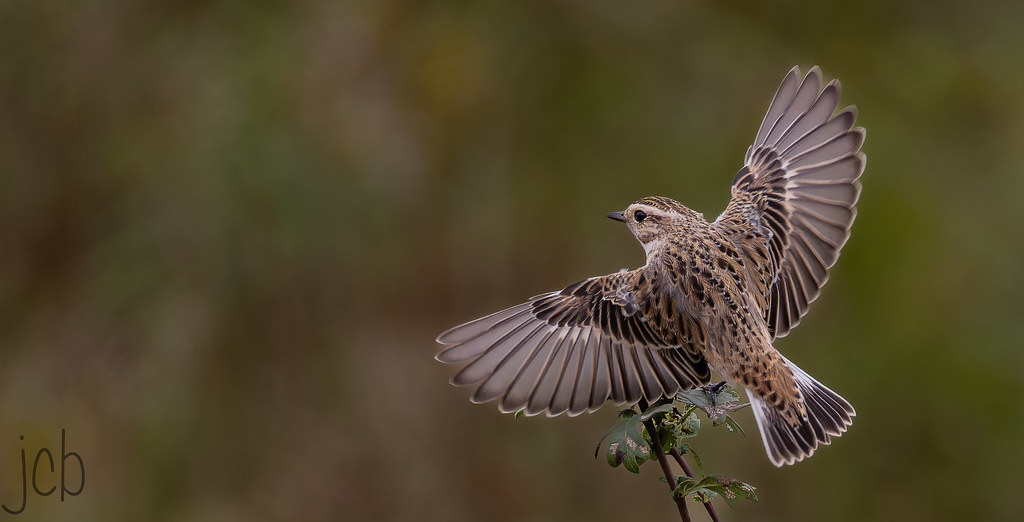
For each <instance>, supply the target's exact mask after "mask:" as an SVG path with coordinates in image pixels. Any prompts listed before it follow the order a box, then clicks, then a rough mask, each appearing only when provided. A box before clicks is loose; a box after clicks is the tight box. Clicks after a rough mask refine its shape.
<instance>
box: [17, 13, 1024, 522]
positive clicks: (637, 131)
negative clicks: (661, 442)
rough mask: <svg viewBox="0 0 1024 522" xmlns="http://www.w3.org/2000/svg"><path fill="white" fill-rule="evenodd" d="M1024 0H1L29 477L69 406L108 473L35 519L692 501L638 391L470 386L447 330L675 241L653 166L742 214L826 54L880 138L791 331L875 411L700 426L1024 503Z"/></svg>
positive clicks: (723, 468)
mask: <svg viewBox="0 0 1024 522" xmlns="http://www.w3.org/2000/svg"><path fill="white" fill-rule="evenodd" d="M968 5H969V7H968ZM1022 5H1024V4H1021V3H1019V2H988V3H970V4H968V3H967V2H935V1H929V2H923V1H916V2H900V3H893V2H881V1H871V0H868V1H862V2H856V3H849V2H844V3H838V2H836V3H831V4H830V3H827V2H816V3H798V2H776V3H763V4H752V5H744V6H732V5H726V4H724V3H720V2H672V1H651V2H640V3H628V2H611V1H596V2H580V1H575V2H574V1H522V2H455V1H452V2H397V1H388V0H384V1H369V0H367V1H348V2H329V1H320V2H314V1H298V2H290V3H281V4H279V5H274V4H271V3H265V2H244V1H225V2H179V3H166V2H151V1H141V2H139V1H127V0H125V1H98V2H84V3H67V2H53V1H32V2H28V1H17V0H10V1H4V2H2V3H0V160H2V161H0V502H2V503H4V504H6V505H7V506H9V507H11V506H17V505H18V503H19V499H20V494H21V487H22V486H21V484H22V483H21V476H20V473H19V470H20V467H21V453H20V452H21V451H22V450H23V449H24V450H25V451H26V454H27V455H28V457H27V458H28V465H29V473H30V474H31V466H32V458H33V456H34V455H36V452H37V451H38V448H41V447H47V448H49V449H51V450H52V451H53V452H55V453H57V454H58V455H59V448H60V430H61V429H65V430H67V431H66V433H67V435H66V436H67V449H68V450H69V451H70V450H74V451H76V452H78V453H79V454H80V455H81V456H82V458H83V459H84V462H85V466H86V470H87V478H86V485H85V489H84V491H83V493H82V494H81V495H80V496H77V497H70V496H69V497H66V498H65V500H64V501H63V502H61V501H60V500H59V499H58V498H57V497H56V496H50V497H40V496H38V495H34V494H33V493H32V490H31V488H30V489H29V496H28V502H27V506H26V509H25V512H24V513H23V514H22V515H20V516H21V517H22V518H23V519H30V520H31V519H35V520H166V521H176V520H224V521H232V520H239V521H241V520H339V519H340V520H381V521H392V520H395V521H401V520H431V521H434V520H436V521H474V520H494V521H504V520H508V521H523V520H538V521H540V520H587V521H600V520H622V519H624V518H627V519H634V520H639V519H643V520H673V519H675V518H676V513H675V508H674V506H673V505H672V503H671V502H670V501H669V500H668V498H667V496H666V491H665V490H664V485H663V484H662V483H660V482H659V481H658V478H657V476H658V473H657V470H656V469H655V466H646V467H645V469H644V471H643V473H641V475H640V476H639V477H637V476H633V475H631V474H629V473H626V472H624V471H622V470H617V469H616V470H613V469H610V468H608V467H607V465H606V464H605V463H604V462H603V460H595V459H594V458H593V450H594V447H595V445H596V443H597V439H598V438H599V437H600V435H601V434H602V433H603V432H604V430H605V429H606V428H607V427H608V426H610V425H611V424H612V423H613V422H614V420H615V412H616V408H615V407H614V406H609V407H606V408H604V409H602V410H601V411H599V412H597V413H595V414H593V415H588V416H583V417H580V418H576V419H567V418H556V419H543V418H541V419H536V418H534V419H519V420H514V419H513V418H512V417H511V416H507V415H500V414H499V413H498V412H497V409H496V408H495V407H494V406H493V405H484V406H477V405H472V404H470V403H469V401H468V396H469V394H470V392H469V390H466V389H459V388H454V387H452V386H450V385H449V384H448V383H447V380H448V378H449V377H450V376H451V375H452V374H453V373H454V371H455V369H454V368H450V367H445V366H442V365H440V364H438V363H436V362H435V361H434V360H433V359H432V357H433V355H434V353H435V352H436V350H437V346H436V345H435V344H434V341H433V339H434V337H435V336H436V334H437V333H439V332H440V331H442V330H444V329H446V328H448V327H450V326H453V325H454V324H457V323H460V322H463V321H465V320H469V319H472V318H475V317H477V316H479V315H483V314H484V313H489V312H491V311H494V310H497V309H498V308H500V307H504V306H508V305H512V304H515V303H518V302H520V301H522V300H524V299H525V298H527V297H529V296H532V295H535V294H538V293H541V292H544V291H548V290H553V289H558V288H561V287H562V286H564V285H566V284H568V283H571V282H574V281H576V280H579V279H581V278H583V277H585V276H589V275H596V274H602V273H608V272H612V271H615V270H618V269H619V268H622V267H633V266H637V265H639V264H641V263H642V262H643V252H642V250H641V248H640V247H639V245H637V244H636V242H635V240H634V239H633V238H632V237H631V235H630V234H629V233H628V232H627V231H626V230H625V229H624V228H622V227H621V225H618V224H616V223H613V222H611V221H609V220H607V219H606V218H605V217H604V214H605V213H607V212H610V211H614V210H620V209H622V208H624V207H625V205H627V204H628V203H630V202H632V201H633V200H635V199H637V198H639V197H642V196H645V195H653V194H658V195H667V196H672V197H675V198H676V199H679V200H681V201H683V202H685V203H687V204H688V205H690V206H691V207H693V208H695V209H697V210H699V211H703V212H705V214H706V215H707V216H709V217H713V216H715V215H717V214H718V212H720V211H721V209H722V208H723V207H724V205H725V203H726V201H727V198H728V195H729V190H728V185H729V182H730V180H731V179H732V175H733V174H734V173H735V172H736V170H737V169H738V168H739V167H740V165H741V162H742V158H743V153H744V151H745V150H746V147H747V145H748V144H749V142H750V141H751V140H752V139H753V137H754V134H755V131H756V128H757V125H758V124H759V123H760V119H761V117H762V115H763V113H764V110H765V109H766V107H767V103H768V102H769V100H770V97H771V95H772V93H773V92H774V90H775V88H776V86H777V85H778V82H779V81H780V80H781V78H782V76H783V75H784V74H785V72H786V71H787V70H789V68H790V67H792V66H793V65H794V64H799V65H801V66H802V67H803V68H804V70H806V69H807V68H808V67H810V66H811V65H814V64H820V65H821V66H822V68H823V69H824V71H825V76H826V78H833V77H839V78H841V80H842V82H843V87H844V90H843V102H844V103H852V104H856V105H858V107H859V109H860V119H859V122H858V123H859V124H860V125H863V126H864V127H866V128H867V130H868V139H867V143H866V145H865V147H864V149H865V151H866V153H867V155H868V158H869V160H868V168H867V172H866V174H865V176H864V178H863V184H864V192H863V196H862V199H861V204H860V206H859V209H860V217H859V219H858V221H857V223H856V225H855V226H854V230H853V237H852V239H851V241H850V243H849V244H848V246H847V247H846V249H845V251H844V254H843V256H842V258H841V259H840V261H839V264H838V265H837V267H836V269H835V270H833V276H832V279H831V283H830V284H829V285H828V286H827V288H826V290H825V292H824V293H823V297H822V298H821V299H820V300H819V301H818V302H816V303H815V305H814V306H813V307H812V311H811V313H810V314H809V315H808V316H807V318H806V319H805V320H804V322H803V323H802V325H801V326H800V327H799V328H798V329H796V330H795V331H794V333H793V334H791V335H790V336H789V337H787V338H785V339H782V340H780V341H779V342H778V346H779V347H780V349H782V350H783V351H784V352H785V353H786V354H787V355H788V356H789V357H790V358H791V359H793V360H794V361H796V362H797V363H799V364H800V365H801V366H802V367H803V368H804V369H806V370H807V371H808V372H809V373H811V374H813V375H815V376H816V377H817V378H819V379H820V380H821V381H822V382H824V383H826V384H828V385H829V386H831V387H832V388H834V389H836V390H837V391H839V392H841V393H842V394H843V395H844V396H846V397H847V398H848V399H849V400H850V401H851V402H852V403H853V404H854V405H855V406H856V408H857V411H858V417H857V420H856V423H855V424H854V426H853V428H852V430H851V431H850V432H849V433H847V435H845V436H844V437H843V438H842V439H839V440H838V441H837V442H836V443H835V444H833V445H832V446H831V447H829V448H825V449H823V450H821V451H820V452H819V453H818V454H817V455H816V456H815V457H814V458H813V459H811V460H810V461H806V462H803V463H801V464H799V465H797V466H794V467H791V468H785V469H776V468H774V467H773V466H771V464H770V463H769V461H768V460H767V458H766V457H765V456H764V453H763V449H762V446H761V442H760V440H759V437H758V436H757V434H756V427H755V424H754V422H753V418H752V417H751V416H750V414H749V412H744V413H743V414H742V415H740V417H739V418H740V421H741V423H743V425H744V426H745V427H746V429H747V436H746V437H745V438H744V437H738V436H736V437H734V436H729V435H727V434H726V433H724V432H721V433H713V434H710V435H706V436H704V437H702V438H701V439H699V441H698V447H699V448H700V449H701V450H702V456H703V457H704V461H705V465H706V466H707V468H708V470H709V471H713V472H721V473H726V474H729V475H733V476H736V477H739V478H741V479H744V480H747V481H749V482H751V483H753V484H754V485H756V486H758V488H759V489H758V494H759V496H760V498H761V501H760V502H759V503H757V504H746V505H744V506H742V507H741V508H739V509H737V510H730V509H729V508H728V507H726V506H725V505H724V504H722V505H721V506H720V507H719V511H720V513H721V514H722V515H723V518H725V519H726V520H833V521H839V520H897V519H902V520H1021V519H1022V518H1024V507H1022V504H1021V503H1020V499H1019V497H1020V495H1019V492H1018V490H1019V487H1020V485H1021V484H1022V483H1024V477H1022V473H1021V470H1022V469H1024V449H1022V446H1021V438H1022V435H1021V433H1022V431H1024V413H1022V412H1024V409H1022V407H1021V405H1020V403H1019V402H1018V400H1019V399H1020V397H1022V396H1024V377H1022V373H1024V350H1022V348H1024V324H1022V323H1024V320H1022V318H1021V312H1022V310H1024V305H1022V303H1021V295H1022V292H1024V275H1022V274H1024V272H1022V270H1021V256H1022V254H1024V239H1022V237H1024V234H1022V233H1021V223H1022V222H1024V202H1022V199H1024V172H1022V161H1021V150H1022V143H1024V32H1022V31H1020V23H1021V21H1022V20H1024V7H1022ZM22 436H23V437H24V440H22V439H20V437H22ZM71 464H72V463H69V466H71ZM44 465H45V461H44ZM69 469H70V468H69ZM41 473H42V474H41V475H40V477H41V479H40V480H41V481H43V482H42V484H43V485H45V484H47V483H48V482H46V481H51V482H52V480H53V478H54V476H55V475H54V474H50V473H49V471H48V469H44V470H42V471H41ZM69 473H70V475H69V478H68V482H69V485H70V487H71V489H74V486H75V485H77V482H76V481H77V477H76V476H75V473H74V472H71V471H69ZM30 478H31V477H30ZM694 516H695V519H696V520H702V517H704V513H703V511H701V510H699V509H695V510H694ZM4 517H11V518H12V520H13V519H14V517H13V516H11V515H7V514H6V513H0V518H4Z"/></svg>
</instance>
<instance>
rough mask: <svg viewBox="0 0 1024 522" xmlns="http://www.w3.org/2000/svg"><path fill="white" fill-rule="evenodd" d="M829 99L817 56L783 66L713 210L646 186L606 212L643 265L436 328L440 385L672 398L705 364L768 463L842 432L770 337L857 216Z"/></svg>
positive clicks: (833, 408)
mask: <svg viewBox="0 0 1024 522" xmlns="http://www.w3.org/2000/svg"><path fill="white" fill-rule="evenodd" d="M838 97H839V84H838V82H837V81H833V82H831V83H829V84H828V85H827V86H825V87H824V89H822V86H821V72H820V71H819V69H818V68H817V67H814V68H812V69H811V71H810V72H809V73H808V74H807V76H806V77H805V78H804V79H803V80H802V81H800V73H799V69H798V68H795V67H794V68H793V70H791V71H790V72H789V74H788V75H786V77H785V79H784V80H783V82H782V85H781V86H780V87H779V90H778V92H777V93H776V95H775V98H774V99H773V101H772V103H771V105H770V106H769V109H768V112H767V114H766V115H765V119H764V122H763V123H762V124H761V127H760V128H759V130H758V133H757V136H756V138H755V140H754V144H753V145H752V146H751V147H750V148H749V149H748V150H747V154H746V161H745V165H744V167H743V168H742V169H741V170H740V171H739V172H738V173H737V174H736V176H735V177H734V179H733V186H732V199H731V201H730V202H729V205H728V206H727V208H726V209H725V211H724V212H723V213H722V215H721V216H719V217H718V219H716V220H715V221H713V222H708V221H707V220H705V219H704V217H703V215H701V214H699V213H697V212H694V211H692V210H690V209H688V208H686V207H685V206H683V205H682V204H680V203H679V202H677V201H675V200H672V199H669V198H665V197H660V196H654V197H647V198H643V199H640V200H639V201H637V202H635V203H633V204H631V205H629V207H627V209H626V210H625V211H624V212H620V213H614V214H610V215H609V217H612V218H614V219H617V220H619V221H623V222H625V223H626V225H627V226H628V227H629V228H630V230H631V231H632V232H633V234H634V235H635V236H636V238H637V239H638V240H639V241H640V243H641V244H642V245H643V247H644V251H645V252H646V253H647V262H646V264H644V266H642V267H640V268H637V269H635V270H630V271H621V272H617V273H613V274H609V275H606V276H601V277H592V278H589V279H585V280H583V281H580V282H578V283H575V284H573V285H570V286H568V287H566V288H565V289H563V290H561V291H559V292H551V293H547V294H542V295H539V296H537V297H534V298H533V299H531V300H530V301H529V302H527V303H524V304H521V305H518V306H515V307H512V308H509V309H507V310H503V311H501V312H497V313H495V314H492V315H489V316H487V317H483V318H481V319H477V320H475V321H471V322H469V323H466V324H464V325H461V326H457V327H455V328H452V329H451V330H448V331H447V332H445V333H443V334H441V335H440V336H439V337H438V339H437V340H438V342H439V343H441V344H443V345H446V348H445V349H444V350H442V351H441V352H440V353H439V354H438V355H437V359H438V360H439V361H441V362H445V363H468V364H466V365H465V366H464V367H463V368H462V369H461V371H459V372H458V374H456V375H455V377H453V379H452V382H453V383H454V384H457V385H476V391H475V392H474V394H473V397H472V400H473V401H474V402H486V401H490V400H498V404H499V408H500V409H501V410H502V411H504V412H514V411H520V410H523V411H524V412H525V413H526V414H527V415H536V414H539V413H544V414H546V415H549V416H554V415H559V414H562V413H568V414H569V415H578V414H580V413H582V412H585V411H593V410H595V409H597V408H598V407H600V406H601V405H602V404H603V403H604V402H605V401H607V400H609V399H611V400H612V401H614V402H616V403H618V404H624V403H628V404H632V403H635V402H637V401H638V400H640V399H641V398H645V399H647V400H648V401H654V400H657V399H659V398H661V397H666V396H671V395H673V394H675V393H676V392H678V391H680V390H685V389H689V388H692V387H695V386H699V385H703V384H706V383H707V382H709V380H710V378H711V370H712V369H714V370H715V371H717V372H718V373H719V374H721V375H722V376H723V377H725V378H726V379H729V380H730V381H732V382H735V383H737V384H739V385H741V386H742V387H743V388H744V389H745V390H746V391H747V395H748V397H749V398H750V400H751V403H752V407H753V410H754V414H755V418H756V419H757V423H758V427H759V429H760V430H761V436H762V440H763V442H764V445H765V449H766V451H767V453H768V456H769V458H771V460H772V462H773V463H775V464H776V465H782V464H792V463H794V462H797V461H800V460H803V459H804V458H805V457H808V456H810V455H811V454H812V453H813V452H814V450H815V449H816V448H817V447H818V446H819V445H820V444H828V443H829V442H830V441H831V437H837V436H839V435H841V434H842V433H843V432H845V431H846V429H847V427H848V426H849V425H850V424H851V423H852V417H853V416H854V415H855V412H854V409H853V407H851V406H850V404H849V403H848V402H847V401H846V400H844V399H843V398H842V397H840V396H839V395H838V394H836V393H835V392H833V391H832V390H830V389H828V388H827V387H825V386H824V385H822V384H821V383H819V382H818V381H816V380H814V378H812V377H811V376H809V375H808V374H807V373H805V372H804V371H803V370H801V369H800V368H798V367H797V366H796V365H795V364H793V363H792V362H790V361H789V360H788V359H786V358H785V357H784V356H783V355H782V354H781V353H779V352H778V350H776V349H775V347H774V346H773V340H774V339H775V338H776V337H781V336H784V335H786V334H787V333H788V332H789V331H790V329H792V328H793V327H795V326H796V325H797V323H799V321H800V319H801V318H802V317H803V315H804V314H805V313H806V312H807V308H808V305H809V303H810V302H811V301H813V300H814V299H815V298H817V296H818V294H819V293H820V290H821V287H822V286H823V285H824V284H825V282H826V281H827V279H828V269H829V268H831V267H832V265H833V264H834V263H835V262H836V259H837V258H838V256H839V251H840V249H841V248H842V247H843V245H844V244H845V243H846V240H847V239H848V238H849V230H850V227H851V226H852V224H853V220H854V217H855V216H856V208H855V206H856V203H857V199H858V197H859V195H860V185H859V183H858V182H857V180H858V178H859V177H860V175H861V173H862V172H863V170H864V162H865V158H864V155H863V153H861V152H860V147H861V144H862V143H863V141H864V130H863V129H860V128H853V122H854V119H855V117H856V111H855V109H853V108H852V107H850V108H847V109H844V110H842V111H840V112H839V113H838V114H835V115H834V116H833V114H834V113H835V110H836V107H837V105H838Z"/></svg>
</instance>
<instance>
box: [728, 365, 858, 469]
mask: <svg viewBox="0 0 1024 522" xmlns="http://www.w3.org/2000/svg"><path fill="white" fill-rule="evenodd" d="M784 359H785V358H784ZM786 364H788V365H789V368H790V370H791V371H792V372H793V378H794V379H795V380H796V383H797V386H798V387H799V388H800V392H801V393H802V395H803V404H804V409H805V414H804V416H803V418H798V419H797V422H796V424H791V423H790V422H789V421H788V420H786V418H785V417H784V416H783V415H782V414H781V413H780V412H779V411H778V410H777V409H776V408H775V407H773V406H772V405H771V404H768V403H767V402H765V401H764V400H762V399H761V398H759V397H757V395H756V394H754V393H751V392H750V391H749V390H748V391H747V395H748V396H749V398H750V405H751V408H752V409H753V410H754V418H755V419H757V427H758V428H759V429H760V430H761V440H762V441H763V442H764V448H765V451H767V452H768V458H770V459H771V460H772V463H773V464H775V465H776V466H782V465H783V464H793V463H795V462H800V461H801V460H803V459H804V458H806V457H810V456H811V455H812V454H813V453H814V450H815V449H817V448H818V446H819V445H827V444H829V443H830V442H831V441H832V437H838V436H840V435H842V434H843V433H844V432H845V431H846V429H847V428H848V427H849V426H850V425H851V424H853V417H854V416H855V415H857V412H856V411H854V409H853V406H850V403H849V402H846V399H844V398H842V397H840V396H839V394H838V393H836V392H834V391H832V390H830V389H828V388H827V387H826V386H825V385H823V384H821V383H820V382H818V381H816V380H815V379H814V377H811V376H810V375H808V374H807V373H806V372H804V371H803V370H801V369H800V368H799V367H797V365H795V364H793V363H792V362H791V361H789V360H788V359H786Z"/></svg>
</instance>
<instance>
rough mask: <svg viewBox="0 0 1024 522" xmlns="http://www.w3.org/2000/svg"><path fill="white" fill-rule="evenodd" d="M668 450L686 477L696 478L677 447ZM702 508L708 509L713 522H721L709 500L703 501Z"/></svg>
mask: <svg viewBox="0 0 1024 522" xmlns="http://www.w3.org/2000/svg"><path fill="white" fill-rule="evenodd" d="M670 452H671V453H672V456H673V457H675V459H676V462H678V463H679V465H680V466H682V468H683V473H686V476H687V477H690V478H697V477H696V476H695V475H694V474H693V471H691V470H690V465H689V464H687V463H686V460H684V459H683V454H682V453H679V450H678V449H676V448H672V449H671V450H670ZM704 509H706V510H708V515H711V520H714V521H715V522H722V521H721V520H719V518H718V513H717V512H715V506H712V505H711V501H710V500H709V501H707V502H705V503H704Z"/></svg>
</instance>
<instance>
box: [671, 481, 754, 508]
mask: <svg viewBox="0 0 1024 522" xmlns="http://www.w3.org/2000/svg"><path fill="white" fill-rule="evenodd" d="M754 489H755V488H754V486H751V485H750V484H747V483H746V482H740V481H738V480H734V479H731V478H729V477H726V476H724V475H711V476H709V477H704V478H703V479H701V480H699V481H698V480H696V479H689V480H681V481H680V482H679V485H678V486H676V489H675V492H674V493H675V494H676V495H678V496H681V497H692V498H693V500H694V501H696V502H708V501H709V500H711V498H712V497H714V496H716V495H720V496H721V497H722V498H724V499H725V501H726V503H728V504H729V506H730V507H737V506H739V505H740V502H742V501H743V499H747V500H752V501H754V502H757V494H756V493H754Z"/></svg>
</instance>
